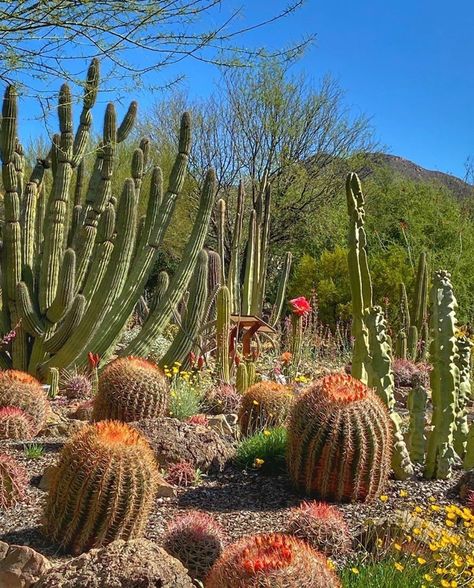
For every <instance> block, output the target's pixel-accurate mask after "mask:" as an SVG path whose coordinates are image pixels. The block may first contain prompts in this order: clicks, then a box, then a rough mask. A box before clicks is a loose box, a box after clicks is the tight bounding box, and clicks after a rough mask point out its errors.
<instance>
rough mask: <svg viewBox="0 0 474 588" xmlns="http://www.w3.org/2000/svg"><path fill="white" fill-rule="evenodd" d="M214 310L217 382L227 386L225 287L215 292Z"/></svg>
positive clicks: (227, 309) (227, 298) (227, 301)
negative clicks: (215, 309)
mask: <svg viewBox="0 0 474 588" xmlns="http://www.w3.org/2000/svg"><path fill="white" fill-rule="evenodd" d="M216 308H217V320H216V345H217V357H216V365H217V373H218V378H219V381H221V382H223V383H225V384H229V383H230V358H229V338H230V292H229V288H227V286H221V287H220V288H219V290H218V291H217V300H216Z"/></svg>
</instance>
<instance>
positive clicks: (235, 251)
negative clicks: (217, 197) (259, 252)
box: [227, 180, 245, 314]
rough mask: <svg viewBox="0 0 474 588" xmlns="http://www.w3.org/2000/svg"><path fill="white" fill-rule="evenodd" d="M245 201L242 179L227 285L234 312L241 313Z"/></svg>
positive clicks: (238, 194) (238, 195)
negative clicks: (241, 261)
mask: <svg viewBox="0 0 474 588" xmlns="http://www.w3.org/2000/svg"><path fill="white" fill-rule="evenodd" d="M244 201H245V191H244V183H243V181H242V180H240V183H239V190H238V193H237V208H236V211H235V221H234V230H233V233H232V246H231V256H230V263H229V272H228V277H227V285H228V287H229V290H230V298H231V300H232V312H233V313H234V314H239V313H240V309H241V292H240V257H241V256H240V254H241V251H240V249H241V246H242V226H243V220H244Z"/></svg>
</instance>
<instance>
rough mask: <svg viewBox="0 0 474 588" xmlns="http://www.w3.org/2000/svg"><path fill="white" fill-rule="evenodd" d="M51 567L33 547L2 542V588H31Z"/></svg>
mask: <svg viewBox="0 0 474 588" xmlns="http://www.w3.org/2000/svg"><path fill="white" fill-rule="evenodd" d="M50 567H51V564H50V563H49V560H48V559H46V557H44V555H41V553H38V552H37V551H35V550H34V549H31V547H25V546H23V545H8V544H7V543H3V541H0V588H29V586H33V584H34V583H35V582H37V581H38V580H39V578H40V577H41V576H43V574H45V573H46V572H47V571H48V570H49V569H50Z"/></svg>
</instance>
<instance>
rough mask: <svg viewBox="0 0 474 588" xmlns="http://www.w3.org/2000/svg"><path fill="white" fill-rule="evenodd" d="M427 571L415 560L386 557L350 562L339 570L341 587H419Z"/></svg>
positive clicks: (423, 582) (423, 581)
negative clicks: (378, 559) (374, 561)
mask: <svg viewBox="0 0 474 588" xmlns="http://www.w3.org/2000/svg"><path fill="white" fill-rule="evenodd" d="M397 564H398V566H402V567H398V569H397V567H396V565H397ZM426 572H427V570H426V569H423V567H421V566H417V565H416V562H414V561H413V563H412V562H411V561H408V562H405V561H404V562H403V563H401V562H397V561H396V560H392V559H388V560H384V561H381V562H378V563H363V564H360V565H358V564H357V563H353V564H350V565H349V566H348V567H347V568H344V569H343V570H342V571H341V572H340V577H341V580H342V586H343V588H420V587H421V586H422V585H423V584H426V582H425V580H424V579H423V575H424V574H425V573H426Z"/></svg>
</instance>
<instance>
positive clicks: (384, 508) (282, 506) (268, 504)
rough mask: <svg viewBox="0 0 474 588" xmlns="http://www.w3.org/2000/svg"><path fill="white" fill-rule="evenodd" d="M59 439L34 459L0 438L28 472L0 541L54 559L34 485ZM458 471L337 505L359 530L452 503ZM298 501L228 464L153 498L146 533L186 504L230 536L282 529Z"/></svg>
mask: <svg viewBox="0 0 474 588" xmlns="http://www.w3.org/2000/svg"><path fill="white" fill-rule="evenodd" d="M63 442H64V439H60V438H54V439H51V438H41V437H40V438H36V439H35V443H38V444H42V445H43V446H44V455H43V456H42V457H41V458H38V459H27V458H25V456H24V453H23V448H24V446H23V443H20V442H6V441H3V442H0V451H3V450H7V451H8V452H9V453H11V454H12V455H13V456H14V457H15V458H17V459H18V460H19V461H21V462H22V463H23V464H24V465H25V466H26V468H27V471H28V474H29V476H30V485H29V486H28V490H27V498H26V500H25V501H24V502H23V503H21V504H19V505H17V506H16V507H15V508H13V509H10V510H8V511H6V512H3V513H0V540H1V541H6V542H7V543H10V544H19V545H29V546H31V547H33V548H34V549H36V550H37V551H40V552H41V553H43V554H44V555H46V556H47V557H49V558H50V559H51V560H53V561H54V560H59V559H67V558H66V557H65V556H63V555H61V554H58V553H57V551H56V550H55V548H54V546H51V545H50V544H49V543H48V541H47V540H46V539H45V538H44V537H43V536H42V535H41V513H42V508H43V504H44V500H45V497H46V494H45V492H43V491H42V490H40V489H39V488H38V487H37V484H38V482H39V479H40V476H41V474H42V472H43V471H44V469H45V467H46V466H48V465H51V464H53V463H54V462H55V460H56V457H57V454H58V451H60V449H61V447H62V443H63ZM460 474H461V472H457V473H456V474H455V476H454V477H453V478H452V479H451V480H447V481H439V480H437V481H433V482H431V481H425V480H422V479H421V477H419V478H418V479H417V480H410V481H406V482H399V481H390V482H389V485H388V487H387V490H386V492H385V494H386V495H387V496H388V500H387V501H386V502H382V501H381V500H377V501H375V502H374V503H372V504H354V505H352V504H349V505H342V506H341V508H342V510H343V512H344V514H345V516H346V519H347V522H348V523H349V525H350V527H351V528H352V530H353V531H354V532H355V533H357V531H358V530H359V529H360V528H361V526H363V524H364V522H365V521H367V520H368V519H373V518H376V517H379V516H384V515H388V514H389V513H390V512H391V511H393V510H397V509H400V508H410V506H414V505H415V504H419V505H423V504H426V503H427V501H428V498H429V497H430V496H433V497H435V499H436V500H437V502H439V503H440V504H442V503H448V502H452V500H450V499H448V498H447V497H446V492H447V490H448V489H449V488H450V487H452V486H453V485H454V483H455V482H456V480H457V479H458V478H459V476H460ZM402 490H405V491H406V493H407V496H406V497H401V496H400V491H402ZM402 494H404V492H402ZM300 500H301V498H300V497H299V496H297V495H296V494H295V493H294V492H293V491H292V489H291V487H290V486H289V483H288V480H287V478H286V476H276V477H267V476H264V475H263V474H261V473H260V472H258V471H247V472H242V471H239V470H236V469H234V468H233V467H229V468H227V469H226V471H225V472H224V473H222V474H220V475H219V476H213V477H203V480H202V483H201V484H200V485H199V486H197V487H194V488H188V489H180V490H179V491H178V496H177V497H175V498H159V499H157V501H156V508H155V509H154V511H153V513H152V515H151V517H150V522H149V526H148V529H147V535H146V536H147V537H148V538H149V539H152V540H155V541H157V542H158V543H159V542H160V539H161V536H162V534H163V531H164V528H165V527H166V523H167V522H168V521H169V520H170V519H172V518H173V517H174V516H176V515H177V514H179V513H182V512H185V511H186V510H190V509H198V510H204V511H206V512H209V513H211V514H212V515H214V516H215V517H216V518H217V519H218V520H219V521H220V523H221V524H222V526H223V527H224V529H225V530H226V531H227V533H228V535H229V536H230V538H231V539H236V538H238V537H240V536H242V535H245V534H248V533H256V532H264V531H283V530H284V529H285V524H286V520H287V513H288V510H289V509H290V508H291V507H293V506H295V505H297V504H298V503H299V502H300Z"/></svg>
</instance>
